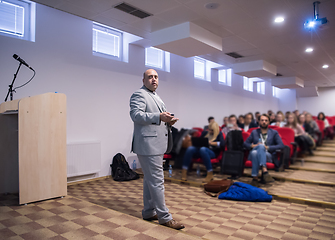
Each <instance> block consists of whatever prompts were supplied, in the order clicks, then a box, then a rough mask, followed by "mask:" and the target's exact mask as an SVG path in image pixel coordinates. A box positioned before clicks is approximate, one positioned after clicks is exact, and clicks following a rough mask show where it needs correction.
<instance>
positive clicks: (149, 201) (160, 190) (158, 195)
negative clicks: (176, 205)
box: [137, 155, 172, 224]
mask: <svg viewBox="0 0 335 240" xmlns="http://www.w3.org/2000/svg"><path fill="white" fill-rule="evenodd" d="M137 157H138V160H139V162H140V164H141V167H142V171H143V174H144V178H143V205H144V208H143V210H142V217H143V218H150V217H152V216H154V215H156V214H157V216H158V221H159V223H160V224H162V223H166V222H168V221H170V220H172V216H171V214H170V213H169V209H168V208H167V207H166V205H165V196H164V173H163V155H149V156H145V155H137Z"/></svg>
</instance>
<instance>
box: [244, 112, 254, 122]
mask: <svg viewBox="0 0 335 240" xmlns="http://www.w3.org/2000/svg"><path fill="white" fill-rule="evenodd" d="M248 115H250V116H251V120H254V115H253V114H252V113H251V112H248V113H247V114H245V116H244V118H246V117H247V116H248Z"/></svg>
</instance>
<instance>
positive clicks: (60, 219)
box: [0, 195, 198, 240]
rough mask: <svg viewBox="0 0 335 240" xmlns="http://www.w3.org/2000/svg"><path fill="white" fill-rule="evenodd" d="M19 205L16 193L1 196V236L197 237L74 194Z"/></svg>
mask: <svg viewBox="0 0 335 240" xmlns="http://www.w3.org/2000/svg"><path fill="white" fill-rule="evenodd" d="M16 205H17V196H12V195H7V196H3V195H2V196H0V239H1V240H5V239H6V240H14V239H15V240H19V239H27V240H40V239H41V240H44V239H52V240H62V239H78V240H81V239H92V240H100V239H101V240H103V239H120V240H121V239H129V240H141V239H143V240H147V239H148V240H150V239H169V240H184V239H190V240H191V239H198V238H197V237H195V236H190V235H187V234H185V233H183V232H178V231H176V230H173V229H169V228H166V227H163V226H160V225H158V224H153V223H150V222H146V221H144V220H142V219H139V218H137V217H133V216H129V215H127V214H124V213H122V212H118V211H115V210H112V209H107V208H105V207H102V206H98V205H96V204H93V203H91V202H88V201H84V200H81V199H78V198H74V197H71V196H67V197H65V198H57V199H52V200H47V201H42V202H37V203H31V204H28V205H26V206H16Z"/></svg>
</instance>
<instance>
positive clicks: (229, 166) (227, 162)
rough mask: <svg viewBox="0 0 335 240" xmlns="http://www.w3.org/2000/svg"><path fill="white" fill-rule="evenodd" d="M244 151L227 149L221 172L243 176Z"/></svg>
mask: <svg viewBox="0 0 335 240" xmlns="http://www.w3.org/2000/svg"><path fill="white" fill-rule="evenodd" d="M243 157H244V153H243V152H241V151H225V152H224V153H223V157H222V162H221V174H228V175H232V176H239V177H240V176H242V174H243V170H244V161H243Z"/></svg>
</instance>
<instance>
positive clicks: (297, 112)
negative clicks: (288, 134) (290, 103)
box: [293, 110, 300, 118]
mask: <svg viewBox="0 0 335 240" xmlns="http://www.w3.org/2000/svg"><path fill="white" fill-rule="evenodd" d="M293 113H294V114H295V116H296V117H297V118H298V117H299V115H300V112H299V110H294V111H293Z"/></svg>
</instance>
